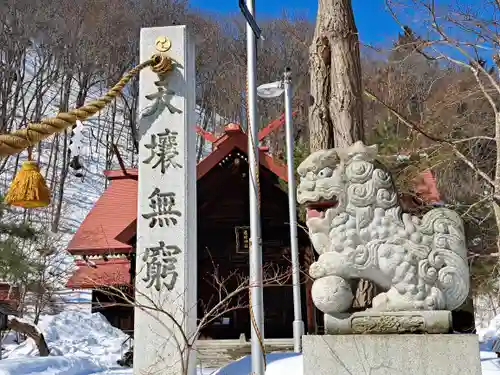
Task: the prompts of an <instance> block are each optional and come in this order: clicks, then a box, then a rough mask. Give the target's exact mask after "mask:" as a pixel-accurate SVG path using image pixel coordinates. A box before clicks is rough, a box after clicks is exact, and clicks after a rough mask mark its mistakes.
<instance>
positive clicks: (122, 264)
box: [67, 259, 130, 289]
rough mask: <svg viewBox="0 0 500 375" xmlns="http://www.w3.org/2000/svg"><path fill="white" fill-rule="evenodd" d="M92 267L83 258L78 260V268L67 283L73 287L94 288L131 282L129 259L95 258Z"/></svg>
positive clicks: (69, 286)
mask: <svg viewBox="0 0 500 375" xmlns="http://www.w3.org/2000/svg"><path fill="white" fill-rule="evenodd" d="M92 262H93V263H94V265H95V268H94V267H91V266H89V265H88V264H87V262H85V261H83V260H77V261H76V265H77V266H78V267H79V268H78V270H77V271H76V272H75V273H74V274H73V276H72V277H71V278H70V279H69V281H68V283H67V287H68V288H71V289H94V288H97V287H99V286H118V285H127V284H130V262H129V261H128V260H127V259H109V260H107V261H106V260H104V259H95V260H92Z"/></svg>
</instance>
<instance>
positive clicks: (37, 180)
mask: <svg viewBox="0 0 500 375" xmlns="http://www.w3.org/2000/svg"><path fill="white" fill-rule="evenodd" d="M29 159H31V158H29ZM4 201H5V203H7V204H10V205H12V206H17V207H23V208H38V207H46V206H48V205H49V204H50V190H49V188H48V187H47V184H46V183H45V179H44V178H43V176H42V174H41V173H40V168H38V164H37V163H36V162H35V161H32V160H27V161H24V162H23V164H22V165H21V170H20V171H19V172H18V173H17V175H16V177H14V181H12V184H11V185H10V188H9V191H8V192H7V195H6V196H5V199H4Z"/></svg>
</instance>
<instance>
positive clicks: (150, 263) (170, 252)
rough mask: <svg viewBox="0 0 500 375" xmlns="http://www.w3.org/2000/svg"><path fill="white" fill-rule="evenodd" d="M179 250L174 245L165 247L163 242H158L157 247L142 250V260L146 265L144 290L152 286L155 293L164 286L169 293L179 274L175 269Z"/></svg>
mask: <svg viewBox="0 0 500 375" xmlns="http://www.w3.org/2000/svg"><path fill="white" fill-rule="evenodd" d="M180 253H181V249H180V248H179V247H178V246H176V245H165V242H163V241H159V245H158V246H151V247H147V248H146V249H145V250H144V255H143V257H142V260H143V261H144V262H145V264H146V276H145V277H144V278H143V281H144V282H145V283H146V288H147V289H149V288H151V287H153V286H154V288H155V289H156V290H157V291H160V290H161V286H162V285H164V286H165V287H166V288H167V290H168V291H171V290H172V289H173V288H174V286H175V283H176V281H177V277H178V276H179V274H178V273H177V271H176V269H175V265H176V263H177V258H176V257H175V255H177V254H180Z"/></svg>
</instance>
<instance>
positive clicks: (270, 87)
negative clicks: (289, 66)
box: [257, 81, 285, 99]
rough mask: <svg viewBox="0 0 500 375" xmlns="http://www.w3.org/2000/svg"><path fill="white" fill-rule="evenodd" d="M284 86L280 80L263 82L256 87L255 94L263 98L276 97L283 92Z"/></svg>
mask: <svg viewBox="0 0 500 375" xmlns="http://www.w3.org/2000/svg"><path fill="white" fill-rule="evenodd" d="M283 91H285V90H284V88H283V84H282V83H281V81H276V82H271V83H264V84H263V85H260V86H259V87H257V95H258V96H260V97H261V98H264V99H269V98H277V97H278V96H281V94H283Z"/></svg>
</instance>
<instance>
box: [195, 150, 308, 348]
mask: <svg viewBox="0 0 500 375" xmlns="http://www.w3.org/2000/svg"><path fill="white" fill-rule="evenodd" d="M235 155H236V153H233V154H232V156H230V157H229V158H228V160H226V163H224V165H219V166H217V167H215V168H214V169H213V170H212V171H210V172H209V173H208V174H207V175H205V176H204V177H203V178H202V179H201V180H200V181H199V182H198V295H199V299H200V300H201V301H202V303H201V304H200V306H199V309H198V316H199V317H200V316H202V315H203V314H204V312H203V308H202V306H201V305H203V304H205V305H211V304H210V300H211V298H212V300H213V299H216V298H217V297H216V296H217V290H216V287H214V286H213V279H214V277H213V275H214V272H217V274H218V275H219V276H220V277H221V278H223V277H227V276H228V275H231V274H234V273H237V274H239V275H240V276H241V277H247V276H248V272H249V262H248V261H249V254H248V246H246V248H245V246H244V243H245V236H244V235H243V233H244V232H245V228H247V229H246V231H247V233H248V235H249V229H248V226H249V184H248V175H247V171H248V164H247V163H246V161H245V160H244V159H243V158H241V157H240V158H238V159H239V160H237V161H236V162H235V161H234V156H235ZM260 173H261V175H260V188H261V226H262V239H263V244H262V249H263V264H264V268H265V269H266V268H269V267H272V268H273V269H274V270H278V271H277V272H278V274H279V275H280V276H281V279H283V280H282V282H283V285H281V286H268V287H265V288H264V306H265V314H264V315H265V336H266V337H267V338H273V337H274V338H285V337H292V322H293V296H292V286H291V285H292V284H291V283H292V279H291V274H290V272H291V262H290V260H291V255H290V251H289V248H290V229H289V224H288V222H289V217H288V197H287V193H286V192H284V191H283V190H282V189H280V187H279V181H278V178H277V177H276V176H275V175H274V174H272V173H271V172H269V171H267V170H265V169H263V168H261V172H260ZM238 227H240V228H239V229H238ZM241 227H243V228H241ZM237 232H240V236H239V238H240V240H239V241H237V237H238V236H237ZM299 232H302V233H299V246H301V247H302V248H303V249H304V248H305V247H306V246H308V245H309V239H308V237H307V235H306V234H305V232H303V231H302V230H299ZM237 242H239V246H238V244H237ZM302 253H303V251H302ZM302 258H303V257H302ZM301 263H302V264H304V259H302V262H301ZM287 276H288V277H287ZM285 279H287V280H285ZM238 282H239V280H238V278H237V277H233V278H232V279H229V280H228V281H227V284H228V285H226V287H227V289H228V290H234V289H236V288H237V287H238ZM243 297H244V303H245V304H247V303H248V300H247V298H248V295H247V294H245V295H244V296H243ZM302 299H303V315H304V320H305V318H306V312H307V309H306V291H305V287H303V291H302ZM241 302H242V301H239V303H241ZM213 303H215V302H212V305H213ZM234 303H237V301H236V299H235V301H234ZM226 315H227V318H229V324H227V325H224V324H220V325H216V326H214V327H212V328H211V329H206V330H204V333H205V334H206V335H207V336H209V337H212V338H214V339H216V338H234V339H236V338H238V336H239V335H240V333H245V334H246V336H247V337H249V334H250V315H249V311H248V308H246V309H238V310H236V311H233V312H230V313H228V314H226ZM226 315H225V316H226ZM226 321H227V319H226Z"/></svg>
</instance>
